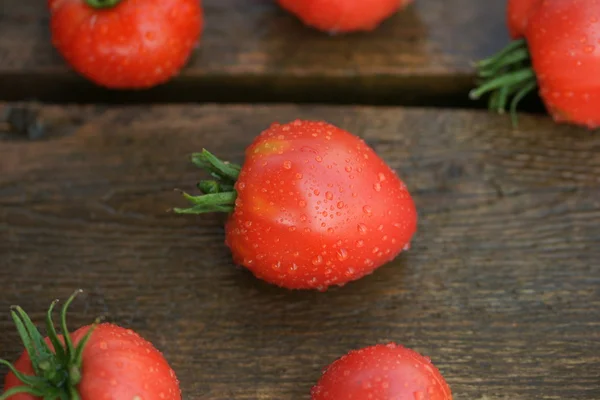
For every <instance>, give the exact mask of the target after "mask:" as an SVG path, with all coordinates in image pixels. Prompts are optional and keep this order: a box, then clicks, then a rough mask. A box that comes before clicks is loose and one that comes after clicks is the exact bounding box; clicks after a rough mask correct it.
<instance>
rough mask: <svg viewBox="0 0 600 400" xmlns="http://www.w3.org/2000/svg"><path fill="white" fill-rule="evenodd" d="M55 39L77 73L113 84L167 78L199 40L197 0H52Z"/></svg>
mask: <svg viewBox="0 0 600 400" xmlns="http://www.w3.org/2000/svg"><path fill="white" fill-rule="evenodd" d="M48 6H49V8H50V28H51V32H52V42H53V44H54V46H55V47H56V48H57V49H58V51H59V52H60V54H62V56H63V57H64V58H65V59H66V61H67V62H68V63H69V64H70V65H71V67H72V68H73V69H74V70H75V71H77V72H78V73H79V74H81V75H83V76H84V77H86V78H88V79H90V80H91V81H93V82H95V83H96V84H98V85H101V86H105V87H108V88H112V89H141V88H149V87H152V86H155V85H158V84H160V83H163V82H166V81H167V80H169V79H170V78H172V77H173V76H174V75H176V74H177V73H178V72H179V71H180V70H181V68H183V66H184V65H185V63H186V62H187V60H188V58H189V56H190V54H191V52H192V49H193V47H194V45H195V44H196V43H197V42H198V40H199V38H200V35H201V31H202V27H203V14H202V8H201V3H200V1H199V0H49V1H48Z"/></svg>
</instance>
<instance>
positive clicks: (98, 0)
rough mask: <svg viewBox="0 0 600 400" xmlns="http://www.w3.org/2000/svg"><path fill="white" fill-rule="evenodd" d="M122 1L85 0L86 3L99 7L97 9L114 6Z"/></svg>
mask: <svg viewBox="0 0 600 400" xmlns="http://www.w3.org/2000/svg"><path fill="white" fill-rule="evenodd" d="M120 2H121V0H85V3H86V4H87V5H88V6H90V7H92V8H97V9H102V8H112V7H114V6H116V5H117V4H119V3H120Z"/></svg>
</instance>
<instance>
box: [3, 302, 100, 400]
mask: <svg viewBox="0 0 600 400" xmlns="http://www.w3.org/2000/svg"><path fill="white" fill-rule="evenodd" d="M81 292H82V290H77V291H76V292H75V293H73V294H72V295H71V297H69V299H68V300H67V301H66V302H65V304H64V306H63V308H62V310H61V313H60V322H61V329H62V332H63V338H64V345H63V344H62V343H61V341H60V340H59V339H58V333H57V332H56V329H55V328H54V324H53V322H52V311H53V309H54V306H55V305H56V303H57V301H56V300H55V301H53V302H52V303H51V305H50V307H49V309H48V312H47V314H46V328H47V331H48V338H49V341H50V342H51V343H52V346H53V347H54V350H55V352H52V350H51V349H50V347H49V346H48V344H47V343H46V341H45V340H44V337H43V336H42V335H41V334H40V332H39V330H38V329H37V328H36V327H35V325H34V324H33V322H32V321H31V319H30V318H29V316H28V315H27V313H26V312H25V311H23V309H22V308H21V307H19V306H13V307H12V310H11V316H12V318H13V320H14V322H15V325H16V328H17V331H18V333H19V336H20V337H21V341H22V342H23V346H24V347H25V351H27V354H28V355H29V358H30V360H31V365H32V369H33V371H34V373H35V375H34V376H29V375H25V374H22V373H21V372H19V371H18V370H17V369H16V368H15V367H14V366H13V365H12V364H11V363H9V362H8V361H6V360H1V359H0V364H2V365H6V366H7V367H8V368H9V370H10V371H11V372H12V373H13V374H14V375H15V377H16V378H17V379H18V380H19V381H21V383H22V384H23V385H21V386H18V387H14V388H11V389H9V390H7V391H5V392H4V393H3V394H2V395H0V400H5V399H7V398H9V397H10V396H12V395H15V394H18V393H27V394H31V395H33V396H36V397H40V398H42V399H44V400H57V399H59V400H78V399H80V396H79V393H78V391H77V384H79V382H80V381H81V371H82V369H81V364H82V358H83V357H82V354H83V350H84V347H85V345H86V344H87V342H88V341H89V338H90V337H91V334H92V332H93V330H94V329H95V327H96V326H97V325H98V323H99V320H96V321H95V322H94V323H93V324H92V325H91V326H90V328H89V329H88V331H87V332H86V335H85V336H84V337H83V338H82V339H81V340H80V341H79V343H78V344H77V346H74V344H73V341H72V338H71V335H70V333H69V331H68V328H67V319H66V318H67V317H66V315H67V310H68V308H69V306H70V305H71V303H72V302H73V300H74V299H75V297H76V296H77V295H78V294H79V293H81Z"/></svg>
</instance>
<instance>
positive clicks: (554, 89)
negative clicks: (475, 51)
mask: <svg viewBox="0 0 600 400" xmlns="http://www.w3.org/2000/svg"><path fill="white" fill-rule="evenodd" d="M508 15H509V20H508V25H509V29H510V31H511V34H512V35H513V36H514V37H516V38H520V39H518V40H516V41H513V42H512V43H511V44H510V45H509V46H507V48H506V49H504V50H503V51H501V52H500V53H499V54H497V55H496V56H494V57H491V58H489V59H487V60H483V61H482V62H480V63H479V75H480V77H482V78H483V82H482V83H481V85H480V86H479V87H478V88H477V89H475V90H473V91H472V92H471V97H472V98H478V97H479V96H481V95H482V94H484V93H486V92H492V93H493V94H492V97H491V98H490V108H492V109H495V110H499V111H503V110H504V108H505V106H506V104H507V99H508V98H510V97H513V99H512V101H511V111H512V113H513V114H514V112H515V110H516V106H517V104H518V102H519V101H520V100H521V99H522V98H523V97H524V96H525V95H526V94H527V93H529V92H530V91H533V90H535V89H536V88H537V89H538V92H539V95H540V97H541V98H542V100H543V102H544V104H545V106H546V109H547V110H548V112H549V113H550V115H551V116H552V118H553V119H554V121H556V122H559V123H571V124H575V125H580V126H583V127H587V128H590V129H594V128H597V127H598V126H600V75H599V74H598V71H600V2H597V1H589V0H569V1H564V0H543V1H535V0H528V1H523V0H511V1H510V2H509V4H508ZM521 37H522V38H521Z"/></svg>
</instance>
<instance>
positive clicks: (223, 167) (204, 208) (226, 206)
mask: <svg viewBox="0 0 600 400" xmlns="http://www.w3.org/2000/svg"><path fill="white" fill-rule="evenodd" d="M191 161H192V163H193V164H194V165H196V166H197V167H198V168H201V169H203V170H205V171H206V172H208V173H209V174H210V175H211V176H212V177H213V178H214V179H211V180H203V181H200V182H198V184H197V187H198V189H199V190H200V191H201V192H202V193H203V194H201V195H198V196H192V195H190V194H188V193H186V192H183V191H182V195H183V197H184V198H185V199H186V200H188V202H190V203H191V207H188V208H174V209H173V211H174V212H175V213H177V214H204V213H210V212H225V213H231V212H233V210H234V208H235V200H236V198H237V192H236V191H235V189H234V186H235V182H236V181H237V179H238V177H239V175H240V171H241V167H240V166H239V165H236V164H231V163H228V162H225V161H221V160H220V159H219V158H217V157H215V156H214V155H213V154H211V153H210V152H209V151H207V150H205V149H203V150H202V152H200V153H194V154H192V156H191Z"/></svg>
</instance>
